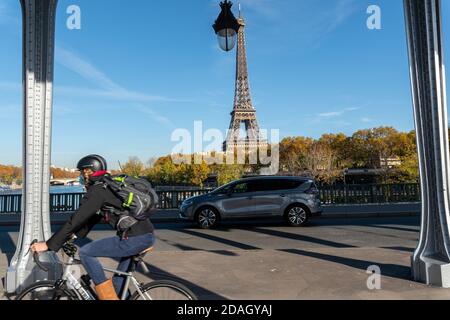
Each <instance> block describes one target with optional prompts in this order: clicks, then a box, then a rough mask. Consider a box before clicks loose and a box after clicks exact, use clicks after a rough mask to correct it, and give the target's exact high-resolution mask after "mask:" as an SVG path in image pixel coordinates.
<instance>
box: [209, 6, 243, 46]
mask: <svg viewBox="0 0 450 320" xmlns="http://www.w3.org/2000/svg"><path fill="white" fill-rule="evenodd" d="M232 6H233V3H232V2H230V1H228V0H225V1H222V2H221V3H220V7H221V8H222V11H221V12H220V14H219V16H218V17H217V20H216V22H215V23H214V25H213V28H214V31H215V32H216V34H217V40H218V41H219V47H220V48H221V49H222V50H224V51H231V50H233V48H234V47H235V46H236V34H237V33H238V31H239V28H240V25H239V22H238V21H237V19H236V17H235V16H234V14H233V12H232V11H231V7H232Z"/></svg>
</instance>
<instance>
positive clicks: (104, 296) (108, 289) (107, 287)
mask: <svg viewBox="0 0 450 320" xmlns="http://www.w3.org/2000/svg"><path fill="white" fill-rule="evenodd" d="M95 291H96V292H97V296H98V299H99V300H119V297H118V296H117V293H116V290H115V289H114V286H113V282H112V279H109V280H108V281H105V282H103V283H102V284H99V285H98V286H95Z"/></svg>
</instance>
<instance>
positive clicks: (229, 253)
mask: <svg viewBox="0 0 450 320" xmlns="http://www.w3.org/2000/svg"><path fill="white" fill-rule="evenodd" d="M158 240H159V241H163V242H165V243H167V244H168V245H171V246H172V247H175V248H178V249H180V250H182V251H203V252H211V253H216V254H220V255H223V256H229V257H235V256H238V254H237V253H235V252H232V251H228V250H204V249H199V248H195V247H191V246H187V245H184V244H181V243H175V242H173V241H169V240H165V239H158Z"/></svg>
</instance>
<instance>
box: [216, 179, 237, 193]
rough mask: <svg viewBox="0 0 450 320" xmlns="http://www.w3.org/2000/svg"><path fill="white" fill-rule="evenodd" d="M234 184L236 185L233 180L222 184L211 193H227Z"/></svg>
mask: <svg viewBox="0 0 450 320" xmlns="http://www.w3.org/2000/svg"><path fill="white" fill-rule="evenodd" d="M233 185H234V183H233V182H231V183H228V184H225V185H223V186H221V187H219V188H217V189H215V190H213V191H212V192H211V193H214V194H222V193H227V192H228V190H229V189H230V188H231V187H232V186H233Z"/></svg>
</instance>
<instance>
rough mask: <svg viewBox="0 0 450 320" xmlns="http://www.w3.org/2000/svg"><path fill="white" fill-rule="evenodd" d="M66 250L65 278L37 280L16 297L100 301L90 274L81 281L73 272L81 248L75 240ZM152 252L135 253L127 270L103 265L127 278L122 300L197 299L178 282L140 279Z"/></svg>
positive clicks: (37, 260) (35, 257)
mask: <svg viewBox="0 0 450 320" xmlns="http://www.w3.org/2000/svg"><path fill="white" fill-rule="evenodd" d="M36 242H37V240H35V241H33V242H32V244H31V245H33V244H34V243H36ZM63 251H64V253H65V254H66V255H67V256H68V261H67V263H63V262H61V263H62V264H63V266H65V267H64V268H63V269H64V271H63V275H62V277H61V278H60V279H58V280H56V281H39V282H36V283H34V284H32V285H30V286H29V287H27V288H26V289H24V290H23V291H22V293H20V295H19V296H18V297H17V298H16V300H98V297H97V294H96V293H95V290H94V289H93V288H92V286H91V279H90V277H89V276H88V275H83V276H81V277H80V281H79V280H78V279H77V278H76V277H75V276H74V275H73V273H72V271H73V270H74V266H79V265H81V261H80V260H78V259H75V254H76V253H77V251H78V248H77V247H76V246H75V245H74V244H72V243H66V244H65V245H64V246H63ZM151 251H153V248H150V249H147V250H146V251H144V252H142V253H140V254H138V255H136V256H133V257H132V258H131V259H132V260H131V264H130V267H129V269H128V271H127V272H122V271H119V270H115V269H110V268H105V267H103V270H104V271H106V272H108V273H112V274H113V275H118V276H123V277H125V278H126V280H125V285H124V286H123V289H122V292H120V294H119V295H118V296H119V297H120V300H197V297H196V295H195V294H194V293H193V292H192V291H191V290H189V289H188V288H187V287H186V286H184V285H183V284H181V283H178V282H176V281H172V280H156V281H152V282H149V283H147V284H142V283H139V282H138V281H137V280H136V278H135V277H134V276H133V273H134V272H135V271H136V269H137V268H138V267H139V266H141V268H143V270H144V272H145V273H146V274H148V273H149V271H148V269H147V266H146V265H145V263H144V261H143V258H144V257H145V255H146V254H147V253H149V252H151ZM33 259H34V261H35V263H36V265H37V266H38V267H39V268H40V269H42V270H43V271H48V269H47V268H46V267H45V266H44V265H43V264H42V263H41V262H40V261H39V254H38V253H36V252H35V253H34V254H33ZM77 268H78V267H77ZM130 283H131V284H133V286H134V288H135V292H134V293H133V294H131V293H130V292H129V288H130Z"/></svg>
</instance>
